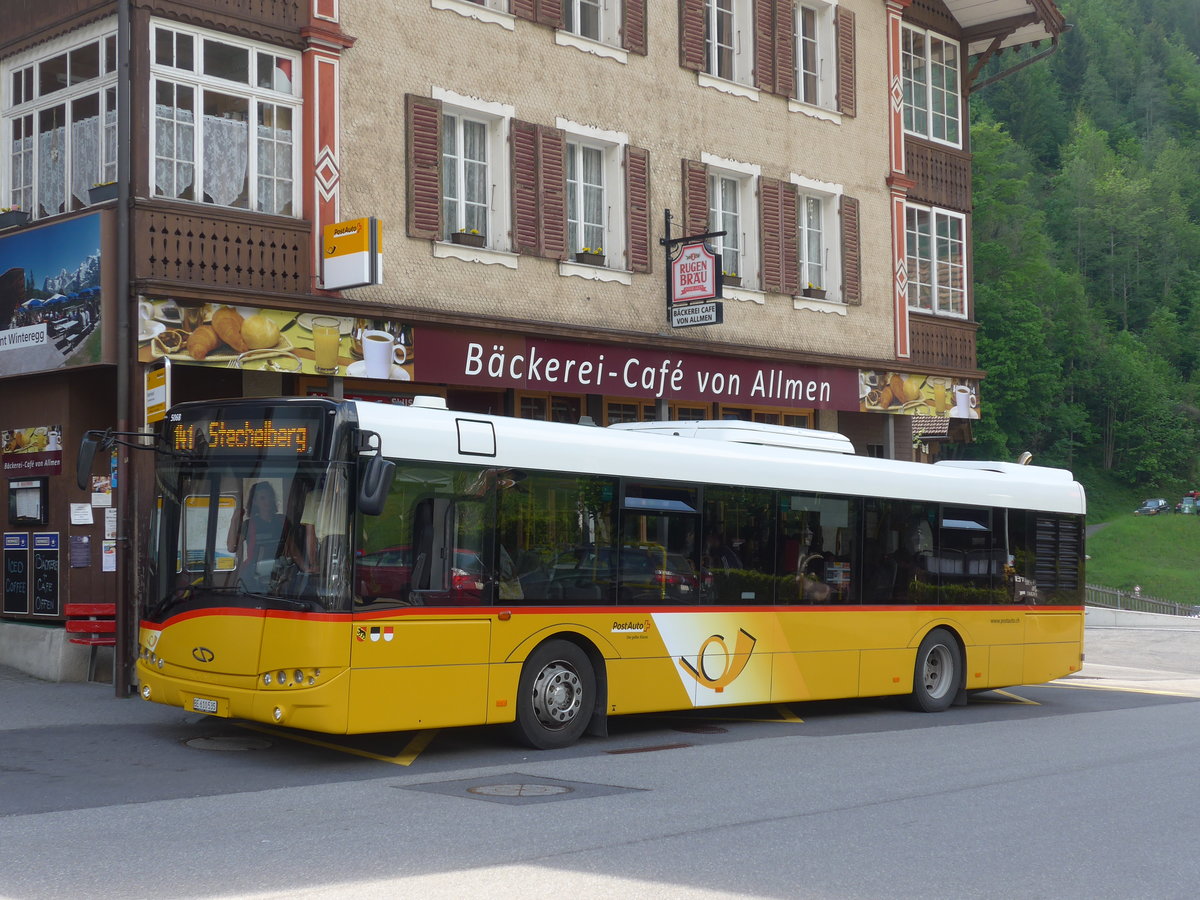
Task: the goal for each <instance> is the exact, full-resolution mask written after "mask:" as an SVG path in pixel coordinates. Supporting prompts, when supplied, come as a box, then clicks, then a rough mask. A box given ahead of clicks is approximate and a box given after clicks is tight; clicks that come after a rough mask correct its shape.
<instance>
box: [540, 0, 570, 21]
mask: <svg viewBox="0 0 1200 900" xmlns="http://www.w3.org/2000/svg"><path fill="white" fill-rule="evenodd" d="M536 21H537V22H538V23H539V24H541V25H549V26H550V27H551V28H562V27H563V26H564V25H565V24H566V19H565V18H563V5H562V0H537V20H536Z"/></svg>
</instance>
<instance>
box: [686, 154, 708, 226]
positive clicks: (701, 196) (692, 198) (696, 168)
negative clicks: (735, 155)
mask: <svg viewBox="0 0 1200 900" xmlns="http://www.w3.org/2000/svg"><path fill="white" fill-rule="evenodd" d="M683 229H684V230H683V233H684V235H692V234H706V233H707V232H708V167H707V166H706V165H704V163H698V162H696V161H695V160H691V159H685V160H684V161H683Z"/></svg>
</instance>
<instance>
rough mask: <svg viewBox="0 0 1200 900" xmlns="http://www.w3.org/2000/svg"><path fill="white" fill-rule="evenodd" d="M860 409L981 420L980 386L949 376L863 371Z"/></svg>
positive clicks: (860, 378)
mask: <svg viewBox="0 0 1200 900" xmlns="http://www.w3.org/2000/svg"><path fill="white" fill-rule="evenodd" d="M858 409H859V412H881V413H889V414H891V415H902V416H939V417H941V418H949V419H978V418H979V385H978V383H977V382H974V381H969V380H967V379H956V378H951V377H950V376H948V375H920V374H914V373H911V372H890V371H885V370H882V369H862V370H860V371H859V373H858Z"/></svg>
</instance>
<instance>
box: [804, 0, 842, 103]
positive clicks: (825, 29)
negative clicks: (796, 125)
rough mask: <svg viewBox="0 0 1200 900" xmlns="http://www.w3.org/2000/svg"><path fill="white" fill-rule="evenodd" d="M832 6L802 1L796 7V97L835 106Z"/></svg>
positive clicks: (805, 100)
mask: <svg viewBox="0 0 1200 900" xmlns="http://www.w3.org/2000/svg"><path fill="white" fill-rule="evenodd" d="M833 48H834V37H833V7H831V6H826V5H824V4H810V3H802V4H800V5H798V6H797V7H796V99H797V100H801V101H803V102H804V103H810V104H812V105H813V106H825V107H832V106H833V102H834V85H833V81H832V72H831V67H832V65H833V62H834V52H833Z"/></svg>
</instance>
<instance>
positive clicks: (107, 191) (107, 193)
mask: <svg viewBox="0 0 1200 900" xmlns="http://www.w3.org/2000/svg"><path fill="white" fill-rule="evenodd" d="M116 199H117V183H116V182H115V181H110V182H109V183H108V184H98V185H96V186H95V187H91V188H88V202H89V203H92V204H96V203H103V202H105V201H106V200H116Z"/></svg>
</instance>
